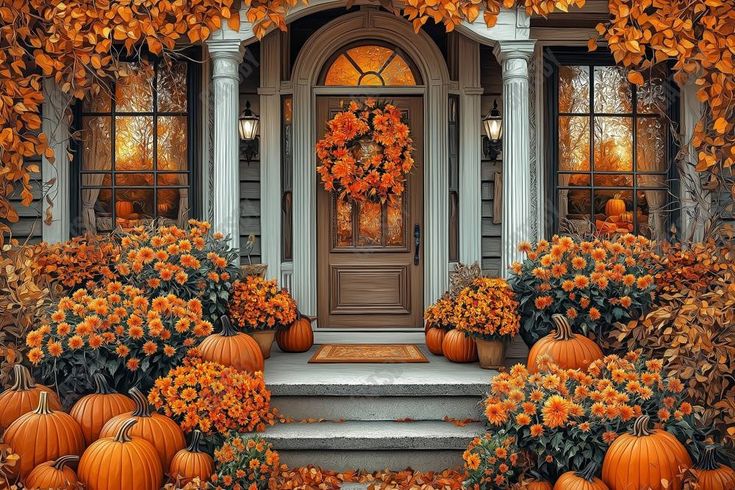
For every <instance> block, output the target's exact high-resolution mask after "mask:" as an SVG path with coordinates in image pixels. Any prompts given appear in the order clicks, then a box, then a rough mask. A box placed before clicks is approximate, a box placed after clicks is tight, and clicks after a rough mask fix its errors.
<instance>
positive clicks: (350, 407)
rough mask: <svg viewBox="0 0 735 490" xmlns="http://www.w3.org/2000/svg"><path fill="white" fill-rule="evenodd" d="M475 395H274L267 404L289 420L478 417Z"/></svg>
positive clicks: (477, 402) (479, 416)
mask: <svg viewBox="0 0 735 490" xmlns="http://www.w3.org/2000/svg"><path fill="white" fill-rule="evenodd" d="M481 401H482V399H481V397H479V396H437V395H435V396H321V397H319V396H274V397H273V398H272V399H271V405H272V406H274V407H275V408H277V409H278V410H279V411H280V413H281V414H283V415H285V416H287V417H290V418H293V419H299V420H304V419H321V420H331V421H338V420H383V421H395V420H404V419H413V420H434V421H436V420H442V419H443V418H444V417H447V418H450V419H456V420H465V419H472V420H481V419H482V409H481Z"/></svg>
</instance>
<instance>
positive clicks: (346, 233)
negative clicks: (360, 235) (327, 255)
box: [335, 199, 352, 247]
mask: <svg viewBox="0 0 735 490" xmlns="http://www.w3.org/2000/svg"><path fill="white" fill-rule="evenodd" d="M335 206H336V209H337V212H336V213H335V215H336V221H337V223H336V225H337V226H336V230H337V246H338V247H350V246H352V203H351V202H348V201H345V200H343V199H335Z"/></svg>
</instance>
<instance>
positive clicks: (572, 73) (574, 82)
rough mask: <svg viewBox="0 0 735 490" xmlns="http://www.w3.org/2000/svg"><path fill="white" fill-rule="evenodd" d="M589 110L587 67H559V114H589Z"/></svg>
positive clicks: (588, 74)
mask: <svg viewBox="0 0 735 490" xmlns="http://www.w3.org/2000/svg"><path fill="white" fill-rule="evenodd" d="M589 110H590V72H589V67H587V66H561V67H559V112H589Z"/></svg>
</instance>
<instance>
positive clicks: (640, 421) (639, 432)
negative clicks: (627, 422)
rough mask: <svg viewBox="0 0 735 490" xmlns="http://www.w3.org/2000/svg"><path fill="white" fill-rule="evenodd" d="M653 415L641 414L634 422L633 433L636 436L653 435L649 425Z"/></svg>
mask: <svg viewBox="0 0 735 490" xmlns="http://www.w3.org/2000/svg"><path fill="white" fill-rule="evenodd" d="M649 422H651V417H649V416H648V415H641V416H640V417H638V418H637V419H636V420H635V424H633V435H634V436H636V437H644V436H650V435H651V427H650V426H649Z"/></svg>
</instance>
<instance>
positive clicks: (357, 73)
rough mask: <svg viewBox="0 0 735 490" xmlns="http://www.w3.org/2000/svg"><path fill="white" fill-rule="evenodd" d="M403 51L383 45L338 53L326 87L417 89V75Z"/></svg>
mask: <svg viewBox="0 0 735 490" xmlns="http://www.w3.org/2000/svg"><path fill="white" fill-rule="evenodd" d="M412 65H413V64H412V63H411V61H410V60H409V59H407V58H406V57H405V56H404V54H403V53H401V51H400V50H398V49H396V48H394V47H391V46H387V45H381V44H362V45H359V46H354V45H353V46H351V47H349V46H348V47H347V48H345V49H343V50H341V51H339V52H337V53H336V54H335V55H334V56H333V57H332V58H331V61H330V62H329V63H327V68H326V70H325V74H324V76H323V78H322V79H323V84H324V85H339V86H358V85H367V86H378V87H380V86H385V85H392V86H407V85H416V84H417V83H418V81H419V80H420V77H419V75H418V73H416V70H415V69H414V67H413V66H412Z"/></svg>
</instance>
